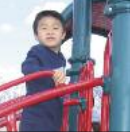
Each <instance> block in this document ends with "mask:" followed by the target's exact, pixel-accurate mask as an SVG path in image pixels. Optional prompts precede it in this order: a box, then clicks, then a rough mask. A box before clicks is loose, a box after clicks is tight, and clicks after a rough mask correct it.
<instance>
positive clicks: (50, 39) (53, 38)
mask: <svg viewBox="0 0 130 132" xmlns="http://www.w3.org/2000/svg"><path fill="white" fill-rule="evenodd" d="M46 39H47V40H49V41H52V40H55V37H47V38H46Z"/></svg>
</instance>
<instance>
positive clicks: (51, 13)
mask: <svg viewBox="0 0 130 132" xmlns="http://www.w3.org/2000/svg"><path fill="white" fill-rule="evenodd" d="M47 16H51V17H54V18H56V19H57V20H59V21H60V22H61V24H62V26H63V29H65V21H64V18H63V17H62V15H61V14H60V13H58V12H56V11H54V10H45V11H41V12H39V13H38V14H37V15H36V18H35V20H34V23H33V31H34V34H37V27H38V24H39V21H40V20H41V19H42V18H43V17H47Z"/></svg>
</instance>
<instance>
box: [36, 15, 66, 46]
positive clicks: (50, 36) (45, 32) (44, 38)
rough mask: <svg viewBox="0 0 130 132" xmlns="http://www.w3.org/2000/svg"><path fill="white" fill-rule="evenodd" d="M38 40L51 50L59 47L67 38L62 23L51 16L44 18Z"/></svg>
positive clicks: (39, 27)
mask: <svg viewBox="0 0 130 132" xmlns="http://www.w3.org/2000/svg"><path fill="white" fill-rule="evenodd" d="M35 36H36V39H37V40H38V41H39V42H40V43H41V44H44V45H45V46H47V47H49V48H56V47H59V46H60V44H61V42H62V40H63V39H64V38H65V32H64V29H63V26H62V24H61V22H60V21H59V20H58V19H56V18H54V17H51V16H47V17H43V18H42V19H41V20H40V21H39V24H38V28H37V34H36V35H35Z"/></svg>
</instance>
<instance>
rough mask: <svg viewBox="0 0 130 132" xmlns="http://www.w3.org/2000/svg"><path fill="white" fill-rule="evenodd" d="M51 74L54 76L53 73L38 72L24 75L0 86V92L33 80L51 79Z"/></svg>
mask: <svg viewBox="0 0 130 132" xmlns="http://www.w3.org/2000/svg"><path fill="white" fill-rule="evenodd" d="M53 74H54V72H53V71H40V72H37V73H32V74H29V75H26V76H24V77H21V78H19V79H16V80H14V81H11V82H9V83H6V84H3V85H1V86H0V91H3V90H6V89H9V88H10V87H13V86H16V85H19V84H21V83H24V82H28V81H32V80H35V79H38V78H42V77H51V76H53Z"/></svg>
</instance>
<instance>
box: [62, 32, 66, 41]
mask: <svg viewBox="0 0 130 132" xmlns="http://www.w3.org/2000/svg"><path fill="white" fill-rule="evenodd" d="M65 37H66V32H63V35H62V40H64V39H65Z"/></svg>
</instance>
